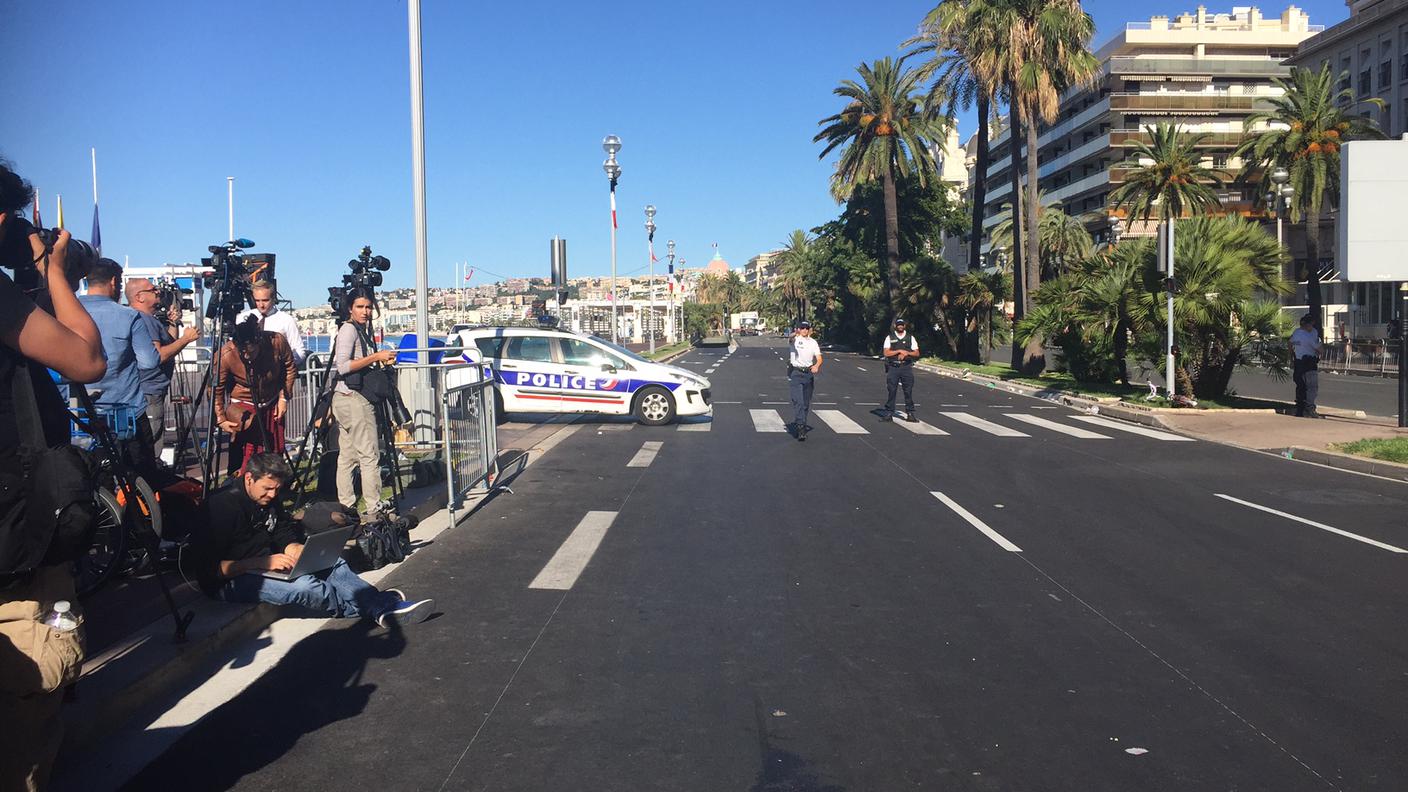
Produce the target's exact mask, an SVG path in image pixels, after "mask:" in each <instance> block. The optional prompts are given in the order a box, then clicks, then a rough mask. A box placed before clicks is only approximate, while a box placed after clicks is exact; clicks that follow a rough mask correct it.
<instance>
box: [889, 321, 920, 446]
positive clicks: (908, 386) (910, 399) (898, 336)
mask: <svg viewBox="0 0 1408 792" xmlns="http://www.w3.org/2000/svg"><path fill="white" fill-rule="evenodd" d="M882 352H883V354H884V355H885V389H886V390H887V391H888V392H889V397H890V398H889V399H887V400H886V401H885V414H884V415H883V416H881V418H880V420H882V421H893V420H894V419H895V392H896V391H897V390H899V388H900V387H901V386H903V387H904V415H905V417H904V419H905V420H906V421H909V422H910V423H918V422H919V418H918V417H917V416H915V414H914V361H916V360H918V359H919V341H918V340H917V339H915V337H914V336H913V335H910V333H909V332H907V327H906V325H905V321H904V319H903V318H900V319H896V320H895V329H894V331H893V332H891V333H890V334H889V335H888V336H886V337H885V348H884V349H883V350H882Z"/></svg>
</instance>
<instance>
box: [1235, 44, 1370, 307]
mask: <svg viewBox="0 0 1408 792" xmlns="http://www.w3.org/2000/svg"><path fill="white" fill-rule="evenodd" d="M1341 79H1343V80H1345V82H1346V83H1347V82H1348V75H1341ZM1333 81H1334V76H1333V74H1332V73H1331V72H1330V65H1329V64H1328V63H1327V64H1323V65H1321V67H1320V70H1319V71H1310V70H1307V69H1291V74H1290V78H1289V79H1277V80H1275V85H1276V86H1277V87H1278V88H1280V89H1281V90H1282V92H1283V93H1282V95H1280V96H1277V97H1275V98H1273V99H1271V100H1270V101H1271V108H1270V109H1268V110H1262V111H1259V112H1255V113H1252V114H1251V115H1249V116H1247V120H1246V122H1245V124H1246V127H1247V128H1248V129H1251V128H1253V127H1255V126H1264V127H1265V128H1264V129H1263V130H1262V131H1259V132H1256V133H1254V134H1252V135H1250V136H1249V137H1247V138H1246V139H1245V140H1243V141H1242V144H1241V145H1240V146H1238V147H1237V151H1236V154H1237V155H1238V156H1241V157H1244V158H1245V159H1247V160H1248V161H1249V162H1250V163H1252V164H1253V165H1256V166H1261V167H1262V168H1263V169H1269V168H1273V167H1280V168H1285V169H1286V172H1287V173H1288V174H1289V175H1290V182H1289V184H1290V186H1291V187H1292V188H1294V189H1295V194H1294V197H1293V198H1292V200H1291V204H1290V207H1289V208H1290V215H1291V221H1292V222H1301V221H1304V222H1305V257H1306V259H1307V262H1308V266H1307V267H1306V297H1307V298H1308V300H1309V302H1310V316H1311V318H1312V319H1313V320H1314V321H1315V329H1316V331H1317V332H1323V330H1322V329H1321V321H1320V313H1321V310H1322V306H1323V304H1324V300H1323V298H1322V297H1321V294H1320V208H1321V207H1322V206H1323V205H1324V202H1325V200H1326V199H1329V201H1330V203H1331V205H1334V204H1337V203H1339V197H1340V147H1341V146H1343V145H1344V144H1345V142H1347V141H1349V140H1351V139H1354V138H1382V137H1383V136H1384V134H1383V130H1381V129H1379V126H1378V125H1377V124H1375V123H1374V121H1373V120H1372V119H1370V118H1368V117H1367V116H1359V115H1352V114H1350V113H1348V112H1347V108H1348V107H1349V105H1350V103H1351V102H1353V101H1354V94H1353V92H1351V91H1350V90H1349V89H1348V88H1342V89H1340V90H1338V91H1336V90H1335V88H1334V86H1333ZM1362 101H1363V102H1364V103H1367V104H1370V105H1374V106H1378V107H1382V106H1383V102H1382V101H1380V100H1378V99H1365V100H1362Z"/></svg>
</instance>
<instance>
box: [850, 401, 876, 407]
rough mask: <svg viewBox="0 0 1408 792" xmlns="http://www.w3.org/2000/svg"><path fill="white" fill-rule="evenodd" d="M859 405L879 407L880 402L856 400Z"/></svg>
mask: <svg viewBox="0 0 1408 792" xmlns="http://www.w3.org/2000/svg"><path fill="white" fill-rule="evenodd" d="M856 406H857V407H879V406H880V402H856Z"/></svg>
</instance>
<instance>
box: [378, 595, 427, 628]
mask: <svg viewBox="0 0 1408 792" xmlns="http://www.w3.org/2000/svg"><path fill="white" fill-rule="evenodd" d="M434 610H435V600H433V599H423V600H421V601H420V602H407V601H405V600H402V601H401V602H399V603H397V605H396V607H394V608H392V609H391V610H389V611H387V612H385V613H383V614H381V615H380V616H378V617H377V618H376V623H377V624H379V625H381V626H382V627H390V626H391V624H392V623H393V622H394V623H396V624H420V623H421V622H423V621H425V620H426V619H428V618H430V614H431V612H432V611H434Z"/></svg>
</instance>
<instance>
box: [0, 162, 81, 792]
mask: <svg viewBox="0 0 1408 792" xmlns="http://www.w3.org/2000/svg"><path fill="white" fill-rule="evenodd" d="M33 199H34V192H33V190H32V189H31V188H30V186H29V185H28V184H27V183H26V182H25V181H24V180H22V179H21V178H20V177H19V176H18V175H17V174H15V172H14V171H12V170H10V167H9V164H8V163H6V162H4V161H0V266H3V267H5V268H7V269H9V270H11V271H12V272H14V273H15V275H16V277H17V278H19V277H21V273H24V276H25V278H24V279H25V280H30V279H34V282H33V283H32V286H33V292H32V293H31V294H26V290H25V289H22V288H21V287H20V286H19V285H17V284H16V282H15V280H12V279H11V278H10V276H9V275H6V274H4V273H0V383H3V386H0V481H3V482H4V485H5V486H4V487H3V489H0V723H3V724H4V725H5V737H4V741H3V745H0V788H3V789H6V790H9V789H41V788H43V787H44V785H45V784H46V783H47V782H48V777H49V768H50V766H51V765H52V764H53V761H54V755H55V754H56V753H57V751H58V748H59V740H60V737H61V736H62V727H63V723H62V721H61V720H60V717H59V707H60V704H61V702H62V699H63V692H62V688H63V687H64V686H65V685H67V684H69V683H71V682H73V681H74V680H75V679H76V678H77V677H78V672H79V669H80V667H81V664H82V661H83V647H82V643H81V637H80V635H79V633H78V631H70V632H60V631H57V630H54V629H52V628H50V627H49V626H47V625H45V624H44V623H43V619H44V616H45V614H46V613H47V612H48V610H49V609H50V608H51V607H52V606H53V604H54V603H55V602H56V601H58V600H68V601H69V602H70V603H72V602H74V600H75V599H76V598H77V596H76V595H75V593H74V589H73V575H72V571H71V570H72V561H73V559H72V558H49V557H47V552H48V551H47V550H46V549H45V548H46V547H48V546H49V544H50V541H51V539H52V535H53V534H52V522H46V521H45V520H44V519H43V516H42V515H38V514H28V513H26V510H25V505H26V494H25V493H26V492H27V491H28V490H29V487H30V485H31V482H29V481H27V478H26V474H25V464H24V462H25V460H26V459H27V457H28V456H29V454H26V453H24V452H23V451H22V450H21V449H20V448H19V445H20V442H21V440H20V438H21V437H22V433H21V431H20V427H19V425H18V422H17V417H16V404H15V401H14V399H15V397H16V396H17V395H19V394H17V393H16V392H15V391H14V389H12V387H11V385H12V383H13V381H14V377H15V373H16V371H17V370H18V369H19V368H20V367H21V366H24V367H27V369H28V371H29V381H30V385H31V387H32V388H33V392H34V393H33V397H34V403H35V405H36V406H37V408H38V411H39V418H40V421H39V422H40V424H41V427H40V428H41V430H42V432H43V435H44V438H45V440H46V442H48V443H49V444H51V445H52V446H61V445H66V444H67V443H68V442H69V419H68V413H67V411H66V409H65V405H64V403H63V399H62V397H60V396H59V391H58V388H57V387H56V386H55V385H54V382H53V380H52V379H51V378H50V377H49V374H48V372H46V371H45V368H46V367H47V368H50V369H53V370H54V371H57V372H58V373H59V374H61V375H63V376H64V377H66V378H68V379H69V380H70V381H73V382H93V381H95V380H97V379H99V378H101V377H102V376H103V372H104V371H105V370H106V368H107V364H106V362H105V360H104V358H103V348H102V342H101V340H100V339H99V337H98V328H97V326H96V325H95V324H94V323H93V320H92V318H90V317H89V316H88V312H87V311H85V310H84V309H83V306H82V305H80V304H79V302H78V298H77V297H75V296H74V294H73V290H72V289H71V288H69V287H68V280H67V278H66V277H65V272H64V259H65V254H66V251H67V248H68V241H69V234H68V232H67V231H62V230H61V231H59V232H57V235H56V238H55V239H54V244H53V247H52V249H49V250H46V247H45V244H44V242H43V241H42V240H41V239H40V237H39V235H38V234H37V233H35V231H34V228H33V226H31V225H30V224H29V223H28V222H26V221H25V219H24V218H23V216H21V215H20V214H19V211H20V210H21V209H23V208H24V207H25V206H27V205H29V203H30V202H31V201H32V200H33ZM51 277H52V282H53V284H54V288H53V290H52V291H50V292H48V293H47V295H46V294H45V293H44V292H43V289H44V287H45V283H46V282H48V281H50V280H51ZM36 300H38V301H39V302H40V303H42V304H43V305H44V308H43V309H39V310H37V309H38V308H39V306H38V305H36V304H35V301H36ZM36 549H37V551H38V552H37V553H36ZM36 555H40V556H43V557H36Z"/></svg>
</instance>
